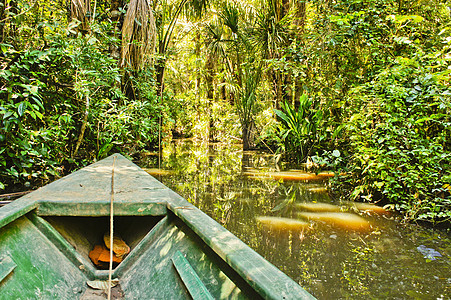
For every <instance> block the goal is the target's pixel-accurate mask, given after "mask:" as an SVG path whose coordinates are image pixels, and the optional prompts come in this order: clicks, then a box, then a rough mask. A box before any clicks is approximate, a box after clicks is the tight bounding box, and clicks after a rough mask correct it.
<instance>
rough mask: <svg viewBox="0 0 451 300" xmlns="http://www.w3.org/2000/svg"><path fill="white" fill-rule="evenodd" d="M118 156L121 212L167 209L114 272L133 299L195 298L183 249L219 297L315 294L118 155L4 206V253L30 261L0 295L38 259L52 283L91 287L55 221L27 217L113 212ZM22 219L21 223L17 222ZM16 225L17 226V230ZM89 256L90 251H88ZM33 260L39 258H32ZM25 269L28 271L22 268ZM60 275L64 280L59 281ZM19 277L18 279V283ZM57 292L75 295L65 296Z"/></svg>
mask: <svg viewBox="0 0 451 300" xmlns="http://www.w3.org/2000/svg"><path fill="white" fill-rule="evenodd" d="M114 157H117V160H116V165H115V173H114V174H115V178H114V180H115V181H114V182H115V191H114V201H115V203H116V204H115V211H116V212H117V214H120V215H126V216H151V215H164V214H167V216H168V217H167V218H165V221H164V222H161V224H160V223H159V225H158V226H156V228H155V230H152V232H153V233H152V234H150V235H149V237H147V236H146V238H145V239H143V243H140V244H138V245H135V246H136V248H135V250H137V252H135V254H133V252H132V253H130V256H129V257H127V258H126V259H125V260H124V262H123V263H122V264H123V265H122V264H121V265H120V266H119V267H118V268H116V270H115V275H117V276H118V278H119V279H120V281H121V286H122V289H123V290H124V292H125V297H126V298H130V299H144V298H146V299H148V298H155V299H162V298H165V299H188V298H190V295H189V294H188V292H187V291H186V289H185V286H184V284H183V283H182V282H181V281H180V277H179V275H178V273H177V271H176V270H175V269H174V267H173V262H172V260H171V258H172V257H173V256H174V255H175V253H176V252H177V251H180V252H182V253H184V254H185V255H186V258H187V260H188V261H189V262H191V267H192V268H193V269H194V271H195V272H196V273H197V274H198V276H199V278H200V280H201V281H202V282H203V284H204V285H205V286H206V288H207V289H208V291H209V292H210V293H211V295H212V296H213V297H214V298H215V299H231V298H232V299H260V298H265V299H314V298H313V297H312V296H311V295H310V294H309V293H307V292H306V291H305V290H304V289H302V288H301V287H300V286H299V285H298V284H297V283H295V282H294V281H293V280H291V279H290V278H289V277H288V276H286V275H285V274H283V273H282V272H281V271H280V270H278V269H277V268H276V267H274V266H273V265H272V264H270V263H269V262H268V261H266V260H265V259H264V258H262V257H261V256H260V255H258V254H257V253H256V252H255V251H253V250H252V249H250V248H249V247H248V246H247V245H245V244H244V243H243V242H242V241H240V240H239V239H238V238H236V237H235V236H234V235H233V234H231V233H230V232H229V231H227V230H226V229H225V228H223V227H222V226H221V225H219V224H218V223H217V222H215V221H214V220H212V219H211V218H210V217H208V216H207V215H205V214H204V213H203V212H201V211H200V210H199V209H197V208H196V207H194V206H193V205H192V204H190V203H189V202H187V201H186V200H185V199H183V198H182V197H180V196H179V195H177V194H176V193H174V192H173V191H171V190H170V189H168V188H167V187H165V186H164V185H163V184H161V183H160V182H158V181H157V180H156V179H155V178H153V177H152V176H150V175H149V174H147V173H146V172H145V171H143V170H142V169H140V168H139V167H137V166H136V165H135V164H133V163H132V162H130V161H129V160H127V159H126V158H125V157H123V156H121V155H118V154H115V155H113V156H110V157H108V158H106V159H104V160H102V161H99V162H97V163H95V164H92V165H90V166H88V167H86V168H83V169H81V170H79V171H77V172H75V173H73V174H71V175H68V176H66V177H64V178H61V179H59V180H57V181H55V182H53V183H51V184H49V185H47V186H45V187H42V188H40V189H38V190H36V191H34V192H32V193H30V194H28V195H26V196H24V197H22V198H20V199H18V200H16V201H14V202H13V203H11V204H8V205H6V206H4V207H0V253H2V254H3V253H9V254H11V253H12V252H10V248H11V249H12V248H14V251H13V252H14V253H13V254H14V255H11V258H12V259H13V260H14V261H15V262H16V263H17V261H16V258H17V257H24V259H25V258H26V260H28V262H27V263H25V264H19V263H17V265H18V267H17V268H16V269H15V270H14V272H13V273H11V275H10V276H8V277H7V280H4V282H2V283H0V295H2V294H3V291H4V289H5V286H9V287H8V289H7V290H8V291H9V292H11V291H13V289H12V287H14V288H16V289H17V288H19V290H20V288H23V287H21V285H20V284H22V283H21V282H20V280H23V279H20V278H23V277H21V276H23V274H25V273H26V272H31V269H30V268H31V266H33V267H34V268H36V270H37V273H36V276H44V275H41V274H44V272H47V271H48V272H50V273H49V274H50V276H49V278H48V279H45V280H44V279H43V280H42V281H43V282H44V283H45V286H49V285H50V284H53V286H54V287H55V288H56V287H58V284H61V285H62V286H63V288H64V289H78V290H79V289H80V288H79V286H85V280H86V279H87V278H88V277H90V278H91V276H92V275H90V273H92V270H88V272H87V271H86V270H84V271H83V270H80V269H79V267H80V265H78V267H77V263H78V262H80V261H81V260H80V259H79V258H78V256H77V253H76V252H73V251H71V250H69V249H70V247H69V246H68V245H67V241H65V240H64V238H62V237H61V236H59V235H57V234H55V232H54V229H53V226H54V225H56V224H54V225H52V224H51V223H49V224H46V223H45V222H40V221H38V222H36V220H39V219H36V220H34V222H35V224H32V223H31V222H29V221H28V223H27V221H26V220H28V219H27V218H25V217H23V215H25V214H26V213H28V212H30V211H32V210H34V209H36V211H37V213H38V214H39V215H41V216H65V217H70V216H74V217H81V216H95V217H100V218H101V217H105V216H108V215H109V209H108V208H107V204H108V203H109V200H110V187H111V173H112V165H113V159H114ZM165 205H166V207H165ZM116 208H117V210H116ZM65 217H61V218H65ZM36 218H39V217H36ZM46 218H51V217H46ZM55 218H57V217H55ZM58 218H59V217H58ZM19 220H20V222H19ZM24 220H25V221H24ZM19 223H20V224H21V225H20V226H16V225H17V224H19ZM12 224H15V225H12ZM30 224H31V225H30ZM11 226H12V227H11ZM5 228H7V230H6V231H5V230H4V229H5ZM11 228H15V230H13V231H12V229H11ZM22 230H23V231H24V232H23V233H21V231H22ZM68 232H69V231H68ZM17 237H20V238H17ZM66 238H68V237H66ZM147 238H148V240H147ZM2 239H3V240H2ZM4 241H7V243H4ZM30 241H32V242H30ZM30 243H31V245H30ZM32 243H37V244H39V245H37V246H38V247H39V249H40V250H39V251H37V252H36V251H35V252H33V250H35V245H34V244H32ZM23 244H27V246H28V247H27V248H26V249H28V250H27V251H25V252H26V253H21V251H22V250H21V248H20V247H21V245H23ZM8 247H9V248H8ZM74 251H75V250H74ZM84 251H85V252H86V251H88V250H86V249H85V250H84ZM22 252H23V251H22ZM16 255H17V256H16ZM20 255H22V256H20ZM83 255H85V256H86V253H85V254H83ZM33 256H36V258H34V257H33ZM55 258H57V260H55ZM33 259H37V261H36V262H33V264H31V263H30V261H31V260H33ZM85 260H86V258H85ZM27 264H28V265H27ZM55 266H58V268H60V269H61V268H63V269H64V271H65V272H66V269H67V270H70V272H72V273H73V274H71V278H72V279H67V278H66V277H65V273H64V272H63V273H61V272H62V271H61V270H59V271H58V270H54V268H55ZM22 268H23V269H22ZM47 269H49V270H47ZM23 270H26V272H25V273H23V274H22V271H23ZM36 270H35V271H36ZM16 274H20V276H16ZM27 274H28V276H31V277H32V278H33V280H30V281H29V282H27V285H26V288H28V289H30V290H34V291H36V288H38V289H40V288H41V283H40V282H39V280H37V279H36V278H35V277H36V276H35V275H34V274H32V273H27ZM104 276H105V271H100V270H95V271H94V278H99V277H104ZM61 278H64V280H62V281H61V282H60V281H58V280H61ZM81 278H83V280H81ZM16 280H19V281H18V282H15V281H16ZM67 280H72V282H69V281H67ZM5 283H7V284H8V285H5ZM69 287H70V288H69ZM57 289H59V287H58V288H57ZM11 293H12V292H11ZM7 295H8V296H10V295H12V297H13V298H15V297H14V296H15V295H16V296H17V294H7ZM27 295H29V297H28V298H36V297H34V296H30V295H32V294H27ZM44 295H45V296H47V298H49V299H50V298H52V297H51V296H49V295H51V294H50V292H49V294H44ZM55 295H56V294H55ZM0 298H1V297H0ZM16 298H17V297H16ZM19 298H20V297H19ZM25 298H27V297H25ZM44 298H46V297H44ZM57 298H61V299H62V298H64V299H67V298H71V297H70V296H68V295H64V296H61V295H58V297H57ZM75 298H77V297H75Z"/></svg>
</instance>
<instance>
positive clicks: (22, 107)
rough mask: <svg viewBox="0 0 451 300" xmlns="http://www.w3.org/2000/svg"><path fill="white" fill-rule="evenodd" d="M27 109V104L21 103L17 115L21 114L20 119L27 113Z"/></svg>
mask: <svg viewBox="0 0 451 300" xmlns="http://www.w3.org/2000/svg"><path fill="white" fill-rule="evenodd" d="M26 108H27V104H26V102H21V103H20V104H19V107H18V108H17V113H18V114H19V116H20V117H22V116H23V114H24V113H25V110H26Z"/></svg>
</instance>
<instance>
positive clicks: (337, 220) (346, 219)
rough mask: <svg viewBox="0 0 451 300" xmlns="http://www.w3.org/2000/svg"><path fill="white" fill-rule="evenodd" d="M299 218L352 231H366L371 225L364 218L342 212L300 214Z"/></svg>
mask: <svg viewBox="0 0 451 300" xmlns="http://www.w3.org/2000/svg"><path fill="white" fill-rule="evenodd" d="M297 215H298V216H299V217H301V218H303V219H307V220H313V221H322V222H325V223H327V224H331V225H333V226H336V227H340V228H344V229H352V230H362V231H365V230H368V229H369V228H370V226H371V223H370V222H369V221H368V220H365V219H364V218H362V217H360V216H357V215H355V214H351V213H343V212H301V213H298V214H297Z"/></svg>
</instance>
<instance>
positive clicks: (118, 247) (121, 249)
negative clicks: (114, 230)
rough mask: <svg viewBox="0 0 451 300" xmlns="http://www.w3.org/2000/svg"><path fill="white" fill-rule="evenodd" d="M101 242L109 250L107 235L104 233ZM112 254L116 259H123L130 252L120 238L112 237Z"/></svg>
mask: <svg viewBox="0 0 451 300" xmlns="http://www.w3.org/2000/svg"><path fill="white" fill-rule="evenodd" d="M103 241H104V243H105V245H106V247H107V248H108V249H109V248H110V234H109V233H105V235H104V236H103ZM113 252H114V254H116V255H117V256H118V257H120V258H123V257H124V256H125V255H127V254H128V253H129V252H130V247H129V246H128V245H127V243H125V242H124V240H123V239H122V238H121V237H120V236H117V235H113Z"/></svg>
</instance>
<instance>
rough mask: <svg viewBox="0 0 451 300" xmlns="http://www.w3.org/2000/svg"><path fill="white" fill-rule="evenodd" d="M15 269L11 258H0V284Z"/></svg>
mask: <svg viewBox="0 0 451 300" xmlns="http://www.w3.org/2000/svg"><path fill="white" fill-rule="evenodd" d="M16 267H17V265H16V263H15V262H14V261H13V260H12V259H11V257H9V256H5V257H0V282H2V281H3V279H5V278H6V276H8V275H9V274H10V273H11V272H12V271H13V270H14V269H15V268H16Z"/></svg>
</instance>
